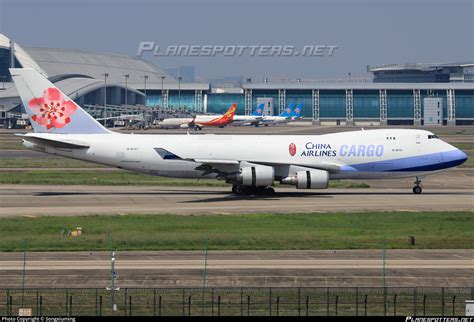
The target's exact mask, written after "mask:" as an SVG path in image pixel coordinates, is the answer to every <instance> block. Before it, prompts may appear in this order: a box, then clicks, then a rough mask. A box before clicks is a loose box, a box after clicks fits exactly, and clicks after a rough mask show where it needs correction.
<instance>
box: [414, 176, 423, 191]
mask: <svg viewBox="0 0 474 322" xmlns="http://www.w3.org/2000/svg"><path fill="white" fill-rule="evenodd" d="M422 191H423V189H422V185H421V178H419V177H416V180H415V186H414V187H413V193H414V194H415V195H419V194H420V193H421V192H422Z"/></svg>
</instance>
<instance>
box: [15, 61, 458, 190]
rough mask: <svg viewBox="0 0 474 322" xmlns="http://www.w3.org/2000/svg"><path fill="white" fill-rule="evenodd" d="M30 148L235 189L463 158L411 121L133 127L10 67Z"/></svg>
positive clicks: (384, 172)
mask: <svg viewBox="0 0 474 322" xmlns="http://www.w3.org/2000/svg"><path fill="white" fill-rule="evenodd" d="M10 73H11V75H12V77H13V80H14V82H15V85H16V88H17V90H18V93H19V94H20V96H21V99H22V102H23V105H24V107H25V109H26V111H27V113H28V115H29V117H30V120H31V124H32V125H33V129H34V133H28V134H25V135H22V138H23V142H24V145H25V146H27V147H28V148H31V149H34V150H36V151H41V152H45V153H49V154H55V155H60V156H64V157H69V158H74V159H80V160H85V161H90V162H95V163H100V164H105V165H109V166H114V167H118V168H121V169H126V170H130V171H135V172H141V173H146V174H150V175H159V176H168V177H178V178H216V179H222V180H225V181H226V182H228V183H230V184H232V185H233V188H232V191H233V192H234V193H237V194H272V193H274V192H275V191H274V189H273V187H272V186H273V185H274V183H275V182H281V183H284V184H289V185H294V186H296V187H297V188H299V189H324V188H327V186H328V182H329V180H334V179H371V178H399V177H414V178H416V181H415V186H414V188H413V192H414V193H416V194H419V193H421V191H422V188H421V186H420V183H421V180H420V178H421V177H423V176H425V175H427V174H429V173H432V172H434V171H439V170H444V169H447V168H451V167H455V166H458V165H460V164H462V163H463V162H465V161H466V159H467V156H466V154H465V153H464V152H462V151H460V150H458V149H457V148H455V147H454V146H452V145H450V144H448V143H446V142H443V141H442V140H440V139H438V138H437V137H436V135H434V134H433V133H431V132H428V131H424V130H416V129H409V130H408V129H407V130H403V129H377V130H367V131H354V132H343V133H335V134H324V135H213V134H206V135H186V134H182V135H161V134H160V135H140V134H119V133H114V132H111V131H109V130H107V129H106V128H104V127H103V126H102V125H101V124H100V123H98V122H97V121H96V120H94V118H92V117H91V116H90V115H89V114H87V113H86V112H85V111H84V110H83V109H82V108H81V107H79V106H78V105H77V104H76V103H75V102H74V101H73V100H71V99H70V98H69V97H67V96H66V95H64V94H63V93H62V92H61V91H60V90H59V89H58V88H57V87H56V86H54V85H53V84H52V83H51V82H49V81H48V80H47V79H46V78H44V77H43V76H42V75H40V74H39V73H38V72H36V71H35V70H34V69H19V68H15V69H10Z"/></svg>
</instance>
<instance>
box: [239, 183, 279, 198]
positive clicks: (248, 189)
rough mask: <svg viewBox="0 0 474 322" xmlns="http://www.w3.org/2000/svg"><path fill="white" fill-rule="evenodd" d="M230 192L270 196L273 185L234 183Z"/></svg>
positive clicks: (273, 191) (272, 191)
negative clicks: (258, 185)
mask: <svg viewBox="0 0 474 322" xmlns="http://www.w3.org/2000/svg"><path fill="white" fill-rule="evenodd" d="M232 192H233V193H235V194H236V195H247V196H250V195H260V196H271V195H274V194H275V189H273V187H270V186H267V187H264V186H260V187H255V186H244V185H235V186H232Z"/></svg>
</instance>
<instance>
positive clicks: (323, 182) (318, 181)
mask: <svg viewBox="0 0 474 322" xmlns="http://www.w3.org/2000/svg"><path fill="white" fill-rule="evenodd" d="M281 183H285V184H292V185H294V186H296V188H298V189H326V188H327V187H328V183H329V173H328V172H327V171H324V170H317V169H311V170H306V171H298V172H296V174H295V175H294V176H290V177H286V178H283V179H282V180H281Z"/></svg>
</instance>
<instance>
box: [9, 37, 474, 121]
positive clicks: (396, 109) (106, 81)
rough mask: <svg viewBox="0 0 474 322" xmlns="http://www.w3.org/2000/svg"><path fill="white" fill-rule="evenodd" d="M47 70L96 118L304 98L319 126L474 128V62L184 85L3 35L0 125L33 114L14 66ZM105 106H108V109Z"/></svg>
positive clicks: (128, 61) (98, 57) (141, 68)
mask: <svg viewBox="0 0 474 322" xmlns="http://www.w3.org/2000/svg"><path fill="white" fill-rule="evenodd" d="M11 66H14V67H30V68H34V69H36V70H38V71H39V72H40V73H42V74H43V75H45V76H46V77H47V78H48V79H49V80H50V81H51V82H53V83H55V84H56V85H57V86H58V87H59V88H60V89H61V90H62V91H63V92H65V93H66V94H67V95H69V96H70V97H71V98H72V99H74V100H75V101H76V102H78V103H79V104H80V105H81V106H83V107H85V109H86V110H87V111H88V112H89V113H91V114H92V115H93V116H95V117H110V116H117V115H124V114H139V113H143V111H145V110H147V109H162V110H167V111H168V110H172V111H178V110H185V111H188V112H189V113H223V112H225V111H226V110H227V108H228V107H229V106H230V105H231V104H232V103H237V104H238V110H237V113H238V114H250V113H251V111H252V109H253V108H254V107H255V106H256V105H257V104H258V103H265V105H266V111H267V112H268V113H270V114H278V113H279V112H281V111H282V110H283V109H284V108H285V107H286V106H287V105H288V104H289V103H290V102H294V103H304V108H303V116H304V117H305V119H310V120H312V121H313V122H314V123H315V124H322V125H324V124H334V125H336V124H337V125H379V124H381V125H385V124H388V125H440V126H441V125H446V124H447V125H472V124H474V76H473V75H474V64H473V63H450V64H423V65H421V64H412V65H383V66H376V67H368V71H369V72H371V73H372V74H373V75H374V81H373V82H371V81H365V82H360V81H352V82H350V81H347V82H329V81H328V82H309V81H301V80H298V81H287V82H268V81H265V82H253V81H251V80H250V79H249V80H247V82H246V83H244V84H243V85H242V86H241V87H239V88H212V87H211V85H210V84H208V83H184V82H182V81H181V79H176V78H174V77H172V76H170V75H168V74H166V73H165V72H164V71H163V70H162V69H161V68H159V67H157V66H155V65H153V64H151V63H149V62H147V61H144V60H142V59H139V58H136V57H129V56H126V55H117V54H106V53H92V52H86V51H80V50H71V49H52V48H34V47H24V46H20V45H19V44H17V43H14V42H13V41H11V40H10V39H8V38H7V37H6V36H4V35H0V78H1V79H0V81H2V82H1V83H0V85H1V87H0V124H3V125H4V126H5V124H8V125H9V126H10V125H11V124H12V122H15V119H21V118H26V116H25V115H24V114H22V111H23V110H22V107H21V102H20V99H19V97H18V93H17V92H16V89H15V86H14V84H13V83H12V82H11V78H10V75H9V72H8V68H10V67H11ZM104 106H106V107H104Z"/></svg>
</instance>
